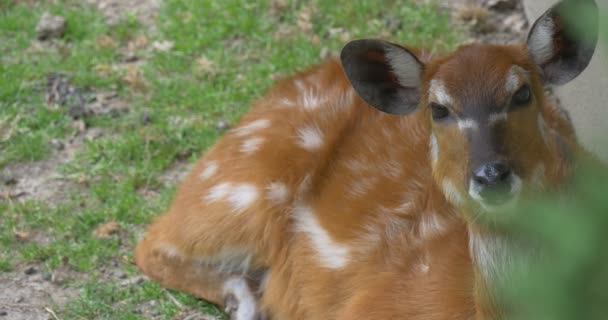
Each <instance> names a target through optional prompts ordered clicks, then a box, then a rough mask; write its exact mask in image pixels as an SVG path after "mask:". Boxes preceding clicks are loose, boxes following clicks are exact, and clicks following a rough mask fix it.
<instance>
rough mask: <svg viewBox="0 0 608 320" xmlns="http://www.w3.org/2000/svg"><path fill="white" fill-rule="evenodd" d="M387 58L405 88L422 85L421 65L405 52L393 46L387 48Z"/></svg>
mask: <svg viewBox="0 0 608 320" xmlns="http://www.w3.org/2000/svg"><path fill="white" fill-rule="evenodd" d="M385 52H386V58H387V59H388V62H389V64H390V66H391V68H392V69H393V72H394V73H395V75H396V76H397V79H398V80H399V84H401V85H402V86H404V87H418V86H419V85H420V73H421V68H420V64H419V63H418V61H416V59H415V58H414V57H413V56H411V55H410V54H409V53H407V52H405V50H403V49H401V48H397V47H393V46H385Z"/></svg>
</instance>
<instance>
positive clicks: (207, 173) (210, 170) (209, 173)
mask: <svg viewBox="0 0 608 320" xmlns="http://www.w3.org/2000/svg"><path fill="white" fill-rule="evenodd" d="M218 168H219V165H218V164H217V161H209V163H207V165H206V166H205V169H203V171H202V172H201V174H200V175H199V177H200V178H201V179H202V180H207V179H209V178H211V177H213V175H214V174H215V173H216V172H217V169H218Z"/></svg>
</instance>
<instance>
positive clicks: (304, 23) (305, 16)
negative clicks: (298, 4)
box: [296, 6, 315, 33]
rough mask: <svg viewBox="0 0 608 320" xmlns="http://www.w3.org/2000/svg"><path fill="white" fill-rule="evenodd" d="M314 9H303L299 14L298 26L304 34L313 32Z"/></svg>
mask: <svg viewBox="0 0 608 320" xmlns="http://www.w3.org/2000/svg"><path fill="white" fill-rule="evenodd" d="M314 11H315V10H314V8H313V7H310V6H306V7H303V8H302V9H301V10H300V12H299V13H298V17H297V21H296V25H297V26H298V28H299V29H300V31H302V32H303V33H310V32H312V16H313V14H314Z"/></svg>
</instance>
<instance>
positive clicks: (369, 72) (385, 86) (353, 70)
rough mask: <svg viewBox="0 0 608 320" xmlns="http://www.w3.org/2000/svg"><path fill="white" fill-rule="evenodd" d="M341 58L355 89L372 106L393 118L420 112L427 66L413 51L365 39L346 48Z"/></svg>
mask: <svg viewBox="0 0 608 320" xmlns="http://www.w3.org/2000/svg"><path fill="white" fill-rule="evenodd" d="M340 58H341V60H342V66H343V67H344V71H345V73H346V76H347V77H348V79H349V80H350V82H351V84H352V86H353V88H355V91H357V93H358V94H359V95H360V96H361V98H363V99H364V100H365V101H366V102H367V103H369V104H370V105H372V106H374V107H376V108H377V109H379V110H381V111H384V112H386V113H391V114H408V113H410V112H412V111H414V110H415V109H416V108H417V106H418V103H419V100H420V89H419V88H420V83H421V76H422V70H423V65H422V63H421V62H420V61H419V60H418V59H417V58H416V56H415V55H414V54H413V53H411V52H410V51H409V50H407V49H405V48H403V47H401V46H398V45H396V44H392V43H389V42H385V41H381V40H373V39H361V40H354V41H351V42H349V43H348V44H346V46H344V48H343V49H342V52H341V54H340Z"/></svg>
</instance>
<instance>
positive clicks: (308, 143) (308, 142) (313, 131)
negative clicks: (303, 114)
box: [297, 126, 323, 151]
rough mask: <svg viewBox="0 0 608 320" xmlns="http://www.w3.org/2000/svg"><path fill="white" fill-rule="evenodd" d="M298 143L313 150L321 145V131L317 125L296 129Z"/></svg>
mask: <svg viewBox="0 0 608 320" xmlns="http://www.w3.org/2000/svg"><path fill="white" fill-rule="evenodd" d="M297 139H298V141H297V142H298V145H299V146H300V147H302V148H304V149H306V150H309V151H314V150H317V149H319V148H321V146H323V132H321V130H320V129H319V128H318V127H317V126H310V127H306V128H302V129H299V130H298V133H297Z"/></svg>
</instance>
